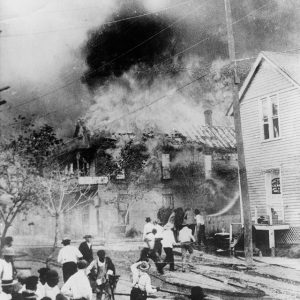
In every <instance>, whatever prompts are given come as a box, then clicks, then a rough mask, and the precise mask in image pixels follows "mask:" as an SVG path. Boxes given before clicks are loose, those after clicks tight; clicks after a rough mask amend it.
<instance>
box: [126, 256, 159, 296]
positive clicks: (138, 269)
mask: <svg viewBox="0 0 300 300" xmlns="http://www.w3.org/2000/svg"><path fill="white" fill-rule="evenodd" d="M130 269H131V272H132V279H133V282H132V290H131V293H130V300H146V299H147V296H148V294H152V293H156V292H157V291H158V290H159V288H153V287H152V285H151V278H150V276H149V274H148V271H149V269H150V264H149V263H147V262H146V261H139V262H137V263H135V264H133V265H132V266H131V267H130Z"/></svg>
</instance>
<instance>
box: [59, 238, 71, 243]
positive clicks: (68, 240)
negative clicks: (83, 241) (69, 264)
mask: <svg viewBox="0 0 300 300" xmlns="http://www.w3.org/2000/svg"><path fill="white" fill-rule="evenodd" d="M64 242H71V239H70V238H69V237H64V238H63V239H62V241H61V243H62V244H63V243H64Z"/></svg>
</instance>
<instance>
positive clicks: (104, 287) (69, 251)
mask: <svg viewBox="0 0 300 300" xmlns="http://www.w3.org/2000/svg"><path fill="white" fill-rule="evenodd" d="M84 239H85V241H84V242H82V243H81V244H80V246H79V248H77V247H75V246H73V245H71V239H70V238H64V239H63V240H62V244H63V247H62V248H61V249H60V251H59V253H58V257H57V261H58V263H59V264H61V266H62V273H63V276H62V277H63V285H62V286H61V287H59V282H60V278H59V274H58V272H57V271H56V270H55V269H50V268H48V267H45V268H41V269H39V270H38V273H39V274H38V276H37V275H34V276H33V275H32V274H31V271H30V270H29V269H28V270H21V271H18V272H17V271H16V269H15V267H14V257H15V256H16V254H15V251H14V249H13V247H12V245H10V246H9V247H8V246H5V247H4V248H3V249H2V259H0V279H1V289H0V300H29V299H30V300H67V299H72V300H92V299H93V293H95V294H96V299H97V300H101V299H104V300H110V299H113V297H112V295H113V292H114V289H115V287H116V282H117V278H118V276H116V274H115V266H114V264H113V262H112V260H111V259H110V258H109V257H108V256H107V255H106V253H105V250H99V251H97V257H96V258H95V259H94V256H93V248H92V242H91V240H92V236H91V235H86V236H84Z"/></svg>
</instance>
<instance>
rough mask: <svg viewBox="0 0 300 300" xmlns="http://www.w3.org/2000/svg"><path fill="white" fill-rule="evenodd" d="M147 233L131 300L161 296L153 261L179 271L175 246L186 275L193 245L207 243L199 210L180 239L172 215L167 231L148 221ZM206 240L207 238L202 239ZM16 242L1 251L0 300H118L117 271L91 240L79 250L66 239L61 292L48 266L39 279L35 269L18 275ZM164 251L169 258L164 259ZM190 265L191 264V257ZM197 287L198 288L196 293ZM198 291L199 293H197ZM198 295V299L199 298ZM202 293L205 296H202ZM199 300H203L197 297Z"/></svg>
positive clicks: (188, 218) (185, 225)
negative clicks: (153, 277)
mask: <svg viewBox="0 0 300 300" xmlns="http://www.w3.org/2000/svg"><path fill="white" fill-rule="evenodd" d="M145 221H146V223H145V226H144V231H143V243H144V245H143V249H142V250H141V253H140V257H139V259H138V261H137V262H136V263H134V264H133V265H131V268H130V269H131V272H132V280H133V282H132V289H131V293H130V300H145V299H147V295H148V294H152V293H156V292H157V291H158V290H159V288H158V287H157V288H154V287H153V286H152V284H151V277H150V276H149V274H148V272H149V269H150V267H151V265H150V262H149V259H152V260H153V262H154V263H155V265H156V269H157V271H158V272H159V273H160V274H163V273H164V268H165V267H166V266H167V265H169V270H170V271H171V272H172V271H175V264H174V253H173V248H174V247H176V246H177V247H180V248H181V251H182V268H181V270H182V272H186V271H188V270H189V269H188V263H189V264H190V263H191V262H192V258H193V243H195V242H196V241H198V242H200V243H201V241H204V242H205V234H204V230H205V228H204V219H203V216H202V215H201V214H200V212H199V210H195V211H194V212H192V211H191V210H190V209H187V210H186V212H185V214H184V218H183V222H182V224H181V227H180V230H179V231H178V234H176V229H175V224H174V218H173V217H172V215H171V216H170V218H169V221H168V223H167V224H165V225H164V226H161V225H160V224H159V222H157V221H154V222H152V221H151V219H150V218H149V217H147V218H146V220H145ZM203 236H204V238H203ZM12 241H13V239H12V238H11V237H8V239H7V241H6V245H5V247H4V248H3V249H2V258H1V259H0V279H1V289H0V300H29V299H31V300H66V299H68V300H92V299H93V293H94V294H96V299H97V300H103V299H104V300H114V299H115V297H114V291H115V288H116V284H117V281H118V278H119V276H118V275H116V270H115V266H114V264H113V262H112V260H111V258H110V257H108V256H107V255H106V253H105V250H103V249H102V250H98V251H97V256H96V258H94V255H93V247H92V236H91V235H85V236H84V242H82V243H81V244H80V246H79V248H77V247H75V246H73V245H71V239H70V238H64V239H63V240H62V245H63V247H62V248H61V249H60V250H59V253H58V256H57V262H58V263H59V264H60V265H61V267H62V275H63V276H62V277H63V278H62V279H63V285H62V286H61V287H60V286H59V282H60V278H59V274H58V272H57V270H55V269H50V268H48V267H45V268H41V269H39V270H38V273H39V274H38V276H37V275H32V274H31V271H30V270H21V271H18V272H16V269H15V266H14V257H15V251H14V248H13V247H12ZM163 251H164V252H165V258H164V259H162V254H163ZM188 256H189V260H188V263H187V258H188ZM197 288H198V289H197ZM197 288H196V289H195V288H194V289H192V293H191V296H190V298H191V299H197V300H201V299H205V297H204V295H203V297H202V296H201V297H200V296H199V295H200V294H199V289H200V290H201V291H202V289H201V288H200V287H197ZM197 291H198V292H197ZM197 293H198V294H197ZM202 293H203V292H202ZM192 295H198V296H196V297H195V296H192Z"/></svg>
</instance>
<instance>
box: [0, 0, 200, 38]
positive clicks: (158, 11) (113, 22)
mask: <svg viewBox="0 0 300 300" xmlns="http://www.w3.org/2000/svg"><path fill="white" fill-rule="evenodd" d="M193 1H194V0H188V1H185V2H182V3H178V4H176V5H172V6H169V7H166V8H163V9H160V10H157V11H154V12H149V13H144V14H139V15H136V16H132V17H127V18H122V19H119V20H115V21H109V22H105V23H102V24H101V25H100V26H104V25H111V24H115V23H120V22H124V21H128V20H134V19H138V18H142V17H146V16H149V15H154V14H157V13H160V12H164V11H166V10H169V9H172V8H175V7H178V6H182V5H184V4H187V3H190V2H193ZM0 22H1V21H0ZM87 27H90V25H87V26H75V27H68V28H62V29H59V30H47V31H39V32H32V33H25V34H23V33H20V34H18V33H17V34H10V35H2V36H1V37H2V38H11V37H20V36H33V35H40V34H47V33H56V32H64V31H69V30H77V29H83V28H87Z"/></svg>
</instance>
